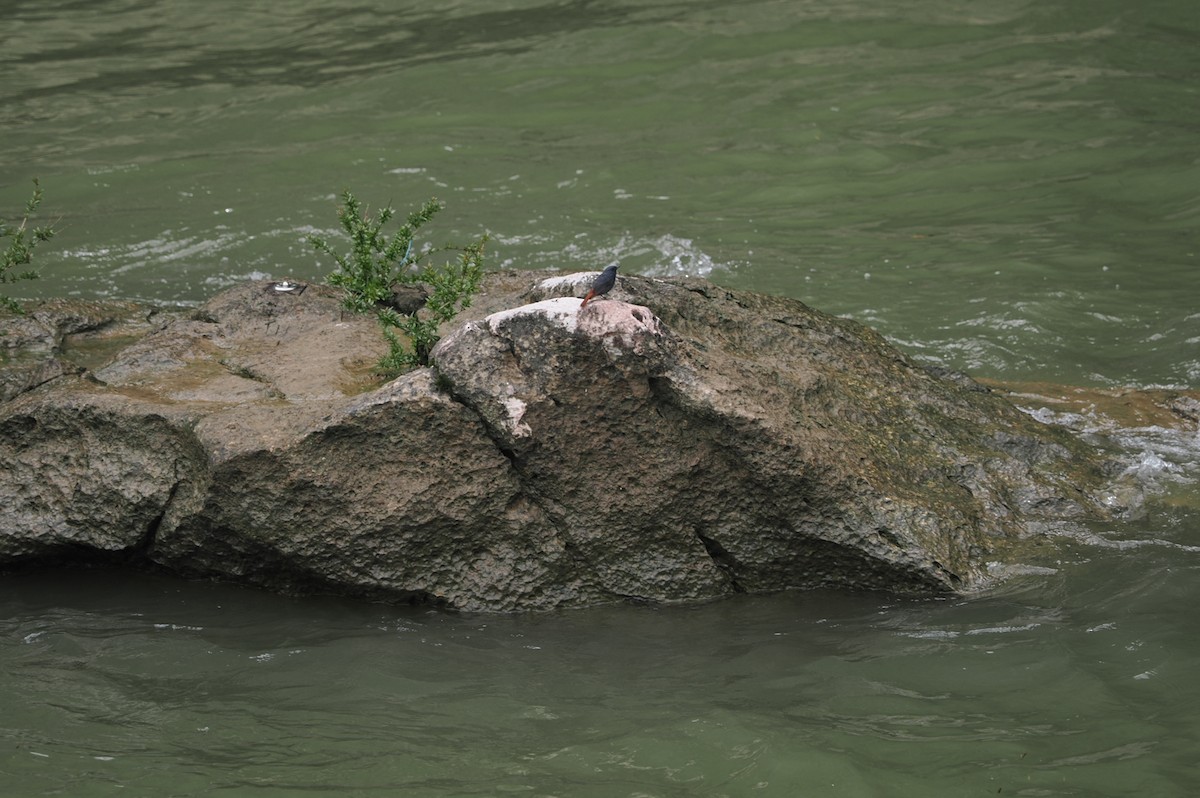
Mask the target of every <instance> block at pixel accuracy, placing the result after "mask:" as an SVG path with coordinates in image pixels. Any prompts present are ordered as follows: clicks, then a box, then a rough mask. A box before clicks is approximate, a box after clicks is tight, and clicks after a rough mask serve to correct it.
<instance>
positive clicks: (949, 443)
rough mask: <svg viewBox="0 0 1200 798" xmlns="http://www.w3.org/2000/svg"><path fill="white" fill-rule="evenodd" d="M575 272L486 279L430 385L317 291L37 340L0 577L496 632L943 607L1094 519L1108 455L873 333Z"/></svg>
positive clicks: (27, 361)
mask: <svg viewBox="0 0 1200 798" xmlns="http://www.w3.org/2000/svg"><path fill="white" fill-rule="evenodd" d="M593 276H594V275H592V274H580V275H570V276H567V277H560V278H551V279H546V280H541V281H539V279H538V278H539V275H536V274H533V273H505V274H496V275H491V276H489V279H488V284H487V286H485V291H484V294H483V295H481V297H479V298H478V299H477V301H476V305H475V307H474V308H472V310H471V312H470V316H469V317H464V318H465V319H466V320H465V321H463V320H459V321H458V322H456V323H455V324H454V325H451V326H448V327H447V328H446V329H445V330H444V331H443V333H444V334H445V337H444V338H443V340H442V341H441V342H440V343H439V344H438V346H437V347H436V348H435V349H434V352H433V360H434V365H433V367H431V368H424V369H418V370H416V371H413V372H410V373H408V374H406V375H404V376H402V377H400V378H398V379H396V380H393V381H391V382H389V383H387V384H386V385H383V386H382V387H374V386H373V383H372V382H371V379H370V375H369V371H370V367H371V365H372V364H373V363H374V362H375V360H376V359H377V358H378V357H379V356H380V355H381V354H382V353H383V351H384V349H385V346H384V344H383V341H382V338H381V336H380V334H379V331H378V329H377V327H376V324H375V322H374V321H373V320H371V319H368V318H363V317H352V316H348V315H345V314H344V313H343V312H342V311H341V309H340V303H339V300H338V295H337V293H336V292H334V291H333V290H332V289H329V288H325V287H321V286H315V285H313V286H308V287H307V289H306V290H304V291H302V292H292V293H279V292H276V291H274V290H273V287H272V284H270V283H262V282H259V283H249V284H246V285H243V286H239V287H237V288H235V289H232V290H230V291H228V292H226V293H223V294H221V295H219V296H217V297H215V298H214V299H213V300H211V301H210V302H209V303H207V304H206V305H205V306H203V307H202V308H200V309H199V310H197V311H194V312H191V313H177V314H159V315H158V316H154V315H153V314H149V313H147V312H145V310H144V309H142V311H136V312H135V311H133V310H130V309H129V308H126V310H129V311H130V313H129V314H127V315H131V316H133V317H136V318H137V319H138V321H137V323H136V324H134V323H125V326H124V327H123V328H122V329H123V330H124V333H129V330H130V329H135V332H136V335H131V337H130V339H129V340H124V341H123V343H125V344H127V345H124V346H123V347H122V348H120V349H119V350H118V351H117V352H116V353H115V355H114V356H112V357H111V358H109V359H107V360H106V361H105V362H103V363H100V362H90V361H88V360H87V358H84V357H82V356H80V355H79V353H80V352H84V351H85V350H87V348H88V346H93V348H94V347H95V342H94V341H89V340H85V339H86V336H84V337H83V339H80V340H77V341H75V342H74V343H72V342H70V341H68V340H66V338H64V337H63V336H62V335H59V336H58V338H55V337H54V335H50V337H49V339H46V340H48V341H49V343H48V344H46V343H45V341H43V344H45V345H40V346H41V348H40V349H38V346H29V345H25V346H24V347H23V351H25V353H26V354H25V355H23V356H22V358H23V359H21V358H18V359H17V360H10V362H9V363H8V364H7V365H6V367H5V368H4V369H0V375H4V374H7V375H11V374H13V373H16V371H20V372H21V374H24V375H25V376H19V377H17V378H13V379H12V380H11V381H9V382H4V381H3V380H0V385H8V386H9V387H8V389H7V390H8V394H7V395H6V396H5V397H4V398H5V399H6V401H5V402H4V403H3V404H0V463H3V468H4V470H3V474H2V476H0V506H2V507H3V508H4V510H3V514H2V515H0V567H13V566H17V565H21V564H46V563H53V562H56V561H59V560H62V559H67V558H70V559H78V558H83V559H102V558H121V559H126V560H132V561H135V562H145V563H154V564H157V565H159V566H163V567H166V568H169V569H172V570H175V571H178V572H180V573H184V574H189V575H198V576H215V577H222V578H228V579H233V580H237V581H240V582H244V583H249V584H257V585H263V586H267V587H271V588H275V589H281V590H290V591H324V592H338V593H344V594H349V595H362V596H368V597H375V598H385V599H390V600H412V601H430V602H436V603H439V604H443V605H446V606H450V607H454V608H461V609H469V610H492V611H511V610H530V609H550V608H556V607H570V606H585V605H590V604H597V603H602V602H607V601H613V600H617V599H621V598H635V599H643V600H650V601H661V602H690V601H701V600H708V599H713V598H716V597H720V596H724V595H728V594H731V593H736V592H758V591H771V590H780V589H787V588H805V587H816V586H826V585H836V586H846V587H851V588H859V589H882V590H889V591H895V592H899V593H908V594H939V593H949V592H957V591H964V590H970V589H972V588H975V587H977V586H979V585H982V584H985V583H986V580H987V569H986V566H985V563H986V562H987V561H989V560H1001V561H1002V560H1004V559H1005V558H1006V557H1011V556H1015V555H1014V554H1013V552H1014V551H1015V550H1016V548H1015V543H1016V542H1019V541H1020V540H1021V539H1023V538H1027V537H1029V536H1030V535H1034V534H1036V533H1038V532H1041V531H1044V530H1045V529H1046V528H1047V527H1048V526H1053V525H1056V524H1062V523H1070V522H1079V521H1084V520H1087V519H1090V518H1098V517H1103V516H1105V515H1106V514H1107V513H1108V512H1109V511H1110V509H1111V508H1110V507H1106V506H1105V503H1104V501H1103V500H1102V490H1103V486H1104V484H1105V471H1104V468H1105V463H1104V460H1103V458H1102V456H1101V455H1100V454H1099V453H1098V452H1097V451H1095V450H1094V449H1092V448H1091V447H1090V446H1088V445H1086V444H1085V443H1083V442H1081V441H1080V440H1079V439H1077V438H1075V437H1073V436H1071V435H1070V434H1069V433H1068V432H1067V431H1065V430H1063V429H1060V428H1056V427H1052V426H1047V425H1044V424H1040V423H1038V422H1037V421H1036V420H1034V419H1032V418H1031V417H1030V416H1028V415H1027V414H1025V413H1022V412H1020V411H1018V410H1017V409H1016V408H1015V407H1014V406H1013V405H1012V404H1010V403H1009V402H1008V401H1006V400H1005V399H1004V398H1003V397H1001V396H1000V395H999V394H998V393H995V392H992V391H990V390H988V389H987V388H984V387H981V386H979V385H978V384H976V383H974V382H972V381H970V380H969V379H967V378H965V377H963V376H961V375H938V374H935V373H933V372H931V371H928V370H926V369H923V368H921V367H919V366H916V365H914V364H913V363H911V362H910V361H909V360H907V359H906V358H905V357H904V356H903V355H902V354H900V353H899V352H898V351H896V350H895V349H894V348H893V347H891V346H890V345H889V344H887V343H886V342H885V341H884V340H883V339H882V338H881V337H880V336H878V335H877V334H876V333H874V332H873V331H871V330H869V329H867V328H865V327H863V326H861V325H859V324H856V323H854V322H851V321H848V320H845V319H837V318H833V317H830V316H827V315H825V314H822V313H820V312H818V311H815V310H813V309H811V308H809V307H807V306H805V305H804V304H802V303H800V302H798V301H794V300H788V299H782V298H773V297H765V296H761V295H757V294H752V293H748V292H737V291H731V290H726V289H723V288H719V287H717V286H715V285H712V284H711V283H707V282H704V281H699V280H673V281H659V280H650V279H644V278H637V277H622V278H621V279H620V281H619V282H618V286H617V289H616V290H614V292H613V293H612V294H610V295H609V297H608V298H606V299H604V300H598V301H596V302H594V303H590V304H589V305H588V307H587V308H585V309H583V310H582V311H580V309H579V300H578V299H576V298H574V297H575V296H578V295H580V294H582V290H583V288H584V286H586V285H587V284H588V283H589V282H590V280H591V278H592V277H593ZM139 313H140V314H141V315H139ZM62 315H64V316H65V315H68V314H67V313H66V312H64V313H63V314H62ZM118 315H119V314H118ZM5 323H6V324H7V321H6V322H5ZM22 323H23V322H22ZM139 325H140V326H139ZM41 326H42V327H43V328H45V329H50V328H53V327H54V324H53V323H46V324H41ZM101 326H102V327H103V325H101ZM139 335H140V337H137V336H139ZM34 339H36V336H33V337H32V338H31V340H34ZM0 340H3V339H2V338H0ZM14 348H16V347H14ZM30 352H32V354H30ZM38 352H41V354H42V357H41V359H40V360H39V359H38V357H36V356H35V355H37V354H38ZM93 360H95V358H93ZM18 361H19V362H18ZM53 364H59V365H58V366H57V367H56V366H54V365H53ZM62 364H67V365H66V366H63V365H62ZM37 369H42V371H37ZM34 372H37V373H36V376H35V377H30V376H29V374H33V373H34Z"/></svg>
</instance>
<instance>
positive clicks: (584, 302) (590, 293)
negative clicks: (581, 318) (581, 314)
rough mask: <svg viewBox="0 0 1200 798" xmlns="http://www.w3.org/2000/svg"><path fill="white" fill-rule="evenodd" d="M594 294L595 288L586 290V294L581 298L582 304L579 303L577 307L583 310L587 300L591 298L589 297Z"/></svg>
mask: <svg viewBox="0 0 1200 798" xmlns="http://www.w3.org/2000/svg"><path fill="white" fill-rule="evenodd" d="M595 295H596V291H595V289H593V290H591V291H588V292H587V296H585V297H584V298H583V304H581V305H580V306H579V309H580V310H583V309H584V308H586V307H587V303H588V302H589V301H590V300H591V298H592V297H594V296H595Z"/></svg>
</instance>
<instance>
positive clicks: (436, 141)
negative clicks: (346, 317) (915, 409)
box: [0, 0, 1200, 796]
mask: <svg viewBox="0 0 1200 798" xmlns="http://www.w3.org/2000/svg"><path fill="white" fill-rule="evenodd" d="M0 5H2V9H0V10H3V11H4V12H5V13H4V15H3V23H2V27H0V70H2V71H0V74H2V75H3V80H0V215H3V216H4V218H7V219H11V218H12V217H13V216H14V215H15V214H16V213H17V211H18V209H19V207H20V205H21V203H22V202H23V201H24V199H25V198H26V197H27V196H28V189H29V181H30V180H31V179H32V178H33V177H35V176H36V177H38V178H40V180H41V183H42V185H43V187H44V188H45V190H46V200H45V206H44V207H45V210H46V213H47V215H48V216H50V217H54V218H58V219H59V222H58V224H59V226H60V227H61V229H62V232H61V234H60V235H59V237H57V238H56V239H55V240H54V241H53V242H51V244H50V245H48V246H47V247H46V248H45V249H44V250H43V251H41V252H39V255H40V256H41V257H40V259H39V263H40V265H41V266H42V268H43V277H42V279H41V280H39V281H37V282H30V283H22V284H18V285H15V286H5V288H7V289H10V290H9V293H10V294H12V295H15V296H22V297H36V296H56V295H70V296H80V297H119V298H142V299H148V300H153V301H159V302H165V303H197V302H200V301H203V300H204V299H205V298H207V297H208V296H210V295H211V294H212V293H214V292H215V291H217V290H219V289H221V288H223V287H225V286H228V285H231V284H233V283H235V282H237V281H239V280H242V279H245V278H246V277H249V276H265V275H270V276H275V277H283V276H294V277H300V278H304V279H318V278H320V276H321V275H323V274H324V273H325V272H326V271H327V269H328V264H326V263H323V262H321V261H320V260H319V259H318V258H317V256H316V255H315V254H314V253H313V252H312V251H311V250H310V248H309V247H307V245H306V244H305V243H304V241H303V239H304V236H305V235H306V234H307V233H309V232H312V231H321V232H333V228H334V227H335V219H334V210H335V196H336V194H337V192H339V191H340V190H341V189H343V188H346V187H349V188H352V189H353V190H354V191H355V192H356V193H357V194H358V195H359V196H360V197H361V198H362V199H364V200H365V201H366V202H368V203H369V204H371V205H373V206H379V205H380V204H383V203H387V202H392V203H395V204H396V205H397V206H398V207H401V208H404V209H407V208H409V207H414V206H416V205H417V204H418V203H419V202H421V201H422V200H424V199H425V198H427V197H429V196H432V195H436V196H438V197H440V198H441V199H443V200H444V201H446V203H447V205H448V208H447V210H446V211H445V212H444V213H443V214H442V215H441V216H440V217H439V218H438V220H437V222H436V223H435V226H434V228H433V230H432V233H431V238H432V240H431V243H442V242H443V241H446V240H456V239H457V240H461V239H465V238H467V237H471V236H475V235H478V234H479V233H481V232H484V231H487V232H490V233H491V235H492V240H493V247H492V250H491V254H492V259H493V264H494V265H495V266H504V267H509V268H531V269H542V268H552V267H553V268H564V269H579V270H582V269H594V268H596V267H598V266H602V265H603V264H605V263H607V262H608V261H610V260H612V259H613V258H615V257H619V258H621V260H622V264H623V268H624V269H625V270H626V271H629V272H633V273H642V274H652V275H671V274H699V275H704V276H708V277H710V278H711V279H713V280H716V281H718V282H720V283H724V284H728V285H733V286H738V287H743V288H749V289H754V290H760V291H768V292H772V293H781V294H787V295H791V296H795V297H799V298H801V299H803V300H805V301H807V302H809V303H810V304H812V305H814V306H816V307H819V308H822V309H824V310H828V311H831V312H835V313H838V314H842V315H848V316H851V317H854V318H857V319H860V320H862V321H865V322H867V323H869V324H871V325H872V326H874V327H876V328H878V329H879V330H881V331H882V332H883V333H885V334H886V335H888V336H889V337H890V338H891V339H892V340H893V341H895V342H896V343H897V344H899V345H900V346H902V347H903V348H904V349H905V350H906V351H908V352H909V353H911V354H912V355H914V356H915V357H917V358H919V359H921V360H923V361H925V362H929V363H938V364H943V365H947V366H951V367H955V368H960V369H965V370H967V371H970V372H972V373H974V374H977V375H981V376H988V377H998V378H1001V379H1008V380H1037V379H1047V380H1054V381H1061V382H1068V383H1083V384H1099V385H1142V386H1148V385H1174V386H1185V387H1186V386H1191V387H1195V386H1196V385H1197V383H1200V307H1198V304H1200V303H1198V302H1197V299H1198V298H1200V290H1198V289H1196V288H1195V285H1196V283H1197V281H1196V278H1195V271H1196V268H1197V254H1196V253H1197V248H1198V242H1197V222H1198V220H1200V189H1198V188H1197V187H1200V148H1198V147H1197V141H1198V140H1200V139H1198V138H1197V134H1198V132H1200V6H1198V5H1197V4H1195V3H1194V2H1183V0H1162V1H1161V2H1149V3H1141V4H1130V3H1113V2H1104V1H1103V0H1101V2H1083V1H1082V0H1059V1H1053V0H1052V1H1050V2H1005V1H1003V0H1002V1H1001V2H994V3H979V2H961V1H960V2H933V1H932V0H914V2H901V3H897V2H890V3H884V2H881V1H880V0H847V1H846V2H836V1H835V2H824V3H814V2H804V1H802V0H790V1H789V2H767V1H766V0H755V1H748V2H736V3H735V2H724V3H716V2H703V1H702V0H697V1H696V2H683V1H682V0H675V1H673V2H667V1H666V0H663V1H661V2H653V1H651V0H644V1H641V2H627V3H617V2H602V1H600V0H596V1H593V2H589V1H587V0H577V1H576V2H560V3H549V2H539V1H537V0H526V2H505V1H503V0H501V1H500V2H482V1H481V0H459V1H458V2H446V3H440V4H436V5H434V4H413V3H388V4H384V3H368V2H364V3H358V4H353V5H351V4H341V3H336V2H329V0H326V2H321V3H318V2H309V1H308V0H290V2H287V3H275V4H265V3H263V4H245V3H237V2H231V1H230V0H217V1H215V2H208V3H186V2H182V0H159V1H158V2H153V1H152V0H108V1H107V2H87V3H83V2H68V1H67V0H39V2H31V1H30V2H25V1H18V2H13V0H9V2H7V3H3V4H0ZM431 9H436V10H431ZM1121 442H1122V444H1123V445H1124V446H1125V448H1126V449H1127V450H1128V455H1127V460H1128V465H1129V468H1130V469H1131V471H1133V472H1135V473H1137V474H1138V475H1139V477H1140V478H1141V479H1143V481H1144V482H1145V484H1146V485H1147V486H1148V487H1150V488H1151V489H1152V490H1162V491H1164V492H1165V494H1164V495H1163V496H1162V497H1160V498H1159V499H1157V500H1152V501H1151V503H1150V504H1149V505H1148V507H1149V511H1148V512H1147V514H1146V515H1145V517H1143V518H1141V519H1139V520H1136V521H1132V522H1129V523H1125V524H1121V525H1115V526H1113V527H1111V528H1105V529H1098V530H1094V532H1095V537H1094V538H1093V539H1091V541H1090V542H1086V543H1079V544H1072V545H1071V546H1069V547H1066V548H1064V549H1063V551H1062V552H1059V553H1055V554H1051V555H1048V557H1047V560H1046V562H1043V563H1041V566H1042V568H1043V569H1044V570H1036V571H1034V572H1032V573H1030V574H1028V575H1026V576H1023V577H1020V578H1019V579H1016V580H1014V581H1013V582H1011V583H1009V584H1008V585H1006V586H1004V587H1003V588H1001V589H999V590H998V591H997V592H995V593H993V594H990V595H987V596H983V597H979V598H975V599H972V600H969V601H961V602H930V603H919V602H918V603H896V602H894V601H890V600H888V599H887V598H886V597H878V596H837V595H829V594H824V593H821V594H797V595H787V596H775V597H758V598H746V599H742V600H738V601H729V602H724V603H721V604H716V605H711V606H706V607H701V608H696V609H689V610H680V609H655V608H643V607H615V608H605V609H599V610H593V611H586V612H577V613H567V614H556V615H550V616H537V617H524V618H509V617H498V618H493V617H464V616H451V615H444V614H427V613H424V612H419V613H413V612H411V611H407V610H398V609H388V608H383V607H378V606H372V605H357V604H348V603H340V602H331V601H328V600H318V599H310V600H288V599H282V598H279V597H274V596H269V595H263V594H261V593H254V592H243V591H237V590H232V589H228V588H220V587H213V586H207V585H189V584H178V583H175V582H172V581H163V580H159V579H157V578H154V579H151V578H147V577H133V576H130V575H127V574H103V573H96V574H79V573H69V574H40V575H24V576H19V577H18V576H7V577H3V578H2V579H0V608H2V609H3V612H2V614H0V617H3V618H4V620H3V621H2V623H3V628H4V634H3V636H2V638H0V674H2V676H0V792H3V794H5V795H10V794H11V795H43V794H63V795H72V796H75V795H114V794H123V795H133V794H144V795H204V794H210V793H218V794H222V793H223V794H228V795H250V794H254V795H269V796H285V795H300V794H308V795H311V794H328V795H368V794H370V795H421V796H424V795H431V796H457V795H494V794H506V793H519V794H529V795H536V796H549V795H561V796H572V795H596V796H610V795H612V796H684V795H688V796H691V795H714V796H715V795H733V796H738V795H787V796H792V795H846V796H929V795H945V796H962V795H994V794H997V793H999V794H1001V795H1030V796H1041V795H1075V796H1090V795H1113V796H1128V795H1139V796H1140V795H1147V796H1191V795H1194V794H1196V793H1197V792H1200V768H1198V767H1197V766H1196V765H1195V764H1194V760H1195V748H1196V744H1197V740H1200V686H1198V684H1200V683H1198V682H1197V680H1196V678H1195V676H1194V674H1195V673H1196V670H1197V667H1196V666H1197V664H1198V663H1197V660H1198V659H1200V642H1198V635H1197V634H1196V633H1197V632H1198V631H1200V623H1198V622H1197V621H1196V620H1195V612H1194V607H1195V606H1196V603H1197V599H1200V588H1198V586H1197V566H1198V565H1200V559H1198V557H1200V550H1198V548H1197V547H1198V546H1200V520H1198V518H1197V514H1196V512H1195V510H1189V509H1187V508H1188V507H1195V506H1196V504H1197V502H1196V499H1195V487H1194V479H1195V477H1196V475H1197V473H1200V468H1198V467H1197V461H1198V460H1200V440H1198V439H1197V436H1196V435H1195V433H1194V432H1188V433H1166V432H1163V431H1160V430H1154V429H1147V430H1131V431H1127V432H1125V433H1122V435H1121ZM1168 498H1169V500H1168ZM0 511H2V510H0Z"/></svg>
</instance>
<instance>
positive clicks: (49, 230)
mask: <svg viewBox="0 0 1200 798" xmlns="http://www.w3.org/2000/svg"><path fill="white" fill-rule="evenodd" d="M41 204H42V187H41V186H40V185H38V181H37V180H34V181H33V196H32V197H30V198H29V201H28V202H26V203H25V215H24V216H23V217H22V218H21V223H20V224H18V225H17V226H16V227H13V226H11V225H8V224H5V223H4V222H2V221H0V246H3V241H4V239H6V238H7V239H10V240H9V242H8V246H6V247H4V251H3V252H2V253H0V284H4V283H15V282H17V281H18V280H36V279H37V277H38V273H37V270H35V269H33V268H30V264H32V263H33V251H34V250H35V249H36V248H37V247H38V245H39V244H41V243H43V242H45V241H49V240H50V239H51V238H53V237H54V234H55V232H57V231H56V230H55V229H54V228H53V227H52V226H50V225H46V226H44V227H30V226H29V219H30V217H31V216H33V215H34V214H35V213H36V212H37V209H38V206H39V205H41ZM0 307H5V308H8V309H9V310H11V311H12V312H14V313H22V312H24V311H22V310H21V306H20V305H19V304H18V303H17V302H16V300H14V299H11V298H10V297H7V296H3V295H0Z"/></svg>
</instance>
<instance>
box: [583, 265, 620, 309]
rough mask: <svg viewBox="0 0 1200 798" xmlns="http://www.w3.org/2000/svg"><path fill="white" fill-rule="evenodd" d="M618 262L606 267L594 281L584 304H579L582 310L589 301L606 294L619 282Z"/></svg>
mask: <svg viewBox="0 0 1200 798" xmlns="http://www.w3.org/2000/svg"><path fill="white" fill-rule="evenodd" d="M618 265H619V264H617V263H610V264H608V266H606V267H605V269H604V271H602V272H600V275H599V276H598V277H597V278H596V279H595V280H593V281H592V288H591V290H590V291H588V292H587V296H585V297H584V298H583V304H581V305H580V306H579V309H580V310H583V309H584V308H586V307H587V303H588V302H591V301H592V300H593V299H594V298H596V297H598V296H604V295H605V294H607V293H608V292H609V291H611V290H612V289H613V286H614V285H616V284H617V266H618Z"/></svg>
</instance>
